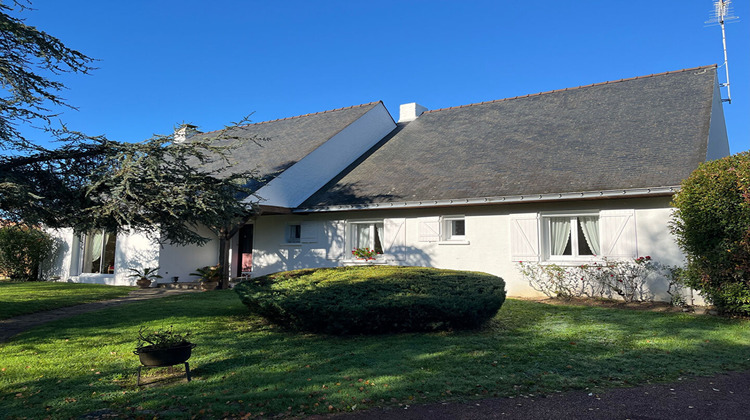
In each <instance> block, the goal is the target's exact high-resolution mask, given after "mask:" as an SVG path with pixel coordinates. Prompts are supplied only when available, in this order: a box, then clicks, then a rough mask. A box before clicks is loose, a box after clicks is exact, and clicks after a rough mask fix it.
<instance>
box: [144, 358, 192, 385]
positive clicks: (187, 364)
mask: <svg viewBox="0 0 750 420" xmlns="http://www.w3.org/2000/svg"><path fill="white" fill-rule="evenodd" d="M178 364H179V363H177V364H173V365H162V366H138V382H137V384H138V386H141V369H143V368H147V369H152V368H162V367H168V368H172V367H175V366H177V365H178ZM182 364H184V365H185V377H187V381H188V382H190V363H188V362H183V363H182Z"/></svg>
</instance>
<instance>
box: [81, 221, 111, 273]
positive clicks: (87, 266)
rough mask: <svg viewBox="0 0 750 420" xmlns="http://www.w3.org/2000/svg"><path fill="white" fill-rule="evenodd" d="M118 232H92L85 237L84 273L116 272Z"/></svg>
mask: <svg viewBox="0 0 750 420" xmlns="http://www.w3.org/2000/svg"><path fill="white" fill-rule="evenodd" d="M116 241H117V234H115V233H112V232H104V231H96V232H91V233H89V234H87V235H85V236H84V238H83V264H82V265H81V272H82V273H100V274H114V272H115V242H116Z"/></svg>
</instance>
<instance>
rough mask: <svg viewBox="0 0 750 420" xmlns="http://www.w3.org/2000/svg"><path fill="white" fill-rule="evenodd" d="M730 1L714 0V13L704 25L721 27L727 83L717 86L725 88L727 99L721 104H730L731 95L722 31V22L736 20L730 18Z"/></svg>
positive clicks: (725, 36) (732, 17)
mask: <svg viewBox="0 0 750 420" xmlns="http://www.w3.org/2000/svg"><path fill="white" fill-rule="evenodd" d="M731 3H732V0H716V1H714V11H713V12H712V14H711V19H709V20H707V21H706V23H707V24H708V25H709V26H710V25H717V24H718V25H719V26H721V41H722V43H723V44H724V64H723V66H724V70H726V73H727V82H726V83H722V84H719V86H721V87H726V88H727V99H722V100H721V101H722V102H727V103H730V104H731V103H732V93H731V91H730V90H729V65H728V64H727V35H726V32H725V31H724V22H726V21H732V20H734V19H737V16H732V6H731Z"/></svg>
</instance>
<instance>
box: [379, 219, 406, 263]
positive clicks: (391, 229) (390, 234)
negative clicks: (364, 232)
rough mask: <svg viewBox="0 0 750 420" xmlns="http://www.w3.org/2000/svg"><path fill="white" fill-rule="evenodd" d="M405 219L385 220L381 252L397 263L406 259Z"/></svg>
mask: <svg viewBox="0 0 750 420" xmlns="http://www.w3.org/2000/svg"><path fill="white" fill-rule="evenodd" d="M405 225H406V219H385V220H384V221H383V231H384V234H383V235H384V236H385V243H384V244H383V246H384V249H383V252H385V253H386V254H388V255H390V256H391V257H393V258H395V259H396V260H398V261H403V260H405V259H406V249H405V248H406V227H405Z"/></svg>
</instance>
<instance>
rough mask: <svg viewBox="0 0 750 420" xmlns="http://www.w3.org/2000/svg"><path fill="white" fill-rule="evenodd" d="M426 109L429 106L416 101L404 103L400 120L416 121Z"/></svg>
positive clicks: (400, 111) (400, 112)
mask: <svg viewBox="0 0 750 420" xmlns="http://www.w3.org/2000/svg"><path fill="white" fill-rule="evenodd" d="M425 111H427V108H425V107H423V106H422V105H420V104H418V103H416V102H412V103H410V104H402V105H401V106H400V108H399V117H398V122H409V121H414V120H416V119H417V117H418V116H420V115H422V113H423V112H425Z"/></svg>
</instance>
